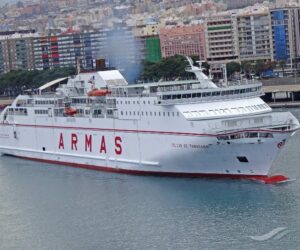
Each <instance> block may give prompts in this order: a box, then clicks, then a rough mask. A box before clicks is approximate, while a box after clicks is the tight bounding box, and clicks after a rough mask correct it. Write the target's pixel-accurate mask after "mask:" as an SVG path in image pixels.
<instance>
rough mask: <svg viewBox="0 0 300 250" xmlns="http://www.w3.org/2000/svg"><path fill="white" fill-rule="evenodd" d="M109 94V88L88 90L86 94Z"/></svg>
mask: <svg viewBox="0 0 300 250" xmlns="http://www.w3.org/2000/svg"><path fill="white" fill-rule="evenodd" d="M108 94H111V90H108V89H92V90H91V91H89V92H88V96H106V95H108Z"/></svg>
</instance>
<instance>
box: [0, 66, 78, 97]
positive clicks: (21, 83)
mask: <svg viewBox="0 0 300 250" xmlns="http://www.w3.org/2000/svg"><path fill="white" fill-rule="evenodd" d="M74 74H75V69H74V68H72V67H70V68H58V69H51V70H42V71H38V70H33V71H27V70H13V71H11V72H9V73H7V74H3V75H0V95H3V94H5V95H9V96H15V95H18V94H19V93H21V92H22V90H24V89H28V88H37V87H40V86H41V85H43V84H45V83H47V82H50V81H52V80H55V79H58V78H61V77H66V76H70V75H74Z"/></svg>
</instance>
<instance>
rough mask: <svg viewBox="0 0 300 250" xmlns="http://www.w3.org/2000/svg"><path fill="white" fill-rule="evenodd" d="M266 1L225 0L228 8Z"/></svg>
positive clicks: (237, 7)
mask: <svg viewBox="0 0 300 250" xmlns="http://www.w3.org/2000/svg"><path fill="white" fill-rule="evenodd" d="M264 1H265V0H224V1H223V2H224V3H225V4H226V5H227V9H239V8H244V7H247V6H250V5H254V4H256V3H262V2H264Z"/></svg>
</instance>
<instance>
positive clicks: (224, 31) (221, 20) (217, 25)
mask: <svg viewBox="0 0 300 250" xmlns="http://www.w3.org/2000/svg"><path fill="white" fill-rule="evenodd" d="M237 38H238V34H237V18H236V14H232V13H230V12H225V13H220V14H216V15H213V16H210V17H208V18H207V19H206V28H205V39H206V50H207V61H208V63H209V64H210V65H211V69H212V71H213V73H214V75H215V77H222V73H223V70H222V68H223V67H224V64H226V63H228V62H232V61H238V60H239V49H238V48H239V46H238V39H237Z"/></svg>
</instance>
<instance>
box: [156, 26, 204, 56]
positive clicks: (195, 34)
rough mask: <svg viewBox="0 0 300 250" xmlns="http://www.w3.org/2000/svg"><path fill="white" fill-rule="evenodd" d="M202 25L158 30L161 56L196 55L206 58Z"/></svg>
mask: <svg viewBox="0 0 300 250" xmlns="http://www.w3.org/2000/svg"><path fill="white" fill-rule="evenodd" d="M204 28H205V27H204V25H191V26H181V27H170V28H162V29H161V30H160V32H159V39H160V45H161V53H162V57H163V58H166V57H171V56H174V55H184V56H198V57H199V58H200V59H201V60H206V58H207V54H206V47H205V29H204Z"/></svg>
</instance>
